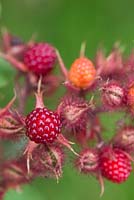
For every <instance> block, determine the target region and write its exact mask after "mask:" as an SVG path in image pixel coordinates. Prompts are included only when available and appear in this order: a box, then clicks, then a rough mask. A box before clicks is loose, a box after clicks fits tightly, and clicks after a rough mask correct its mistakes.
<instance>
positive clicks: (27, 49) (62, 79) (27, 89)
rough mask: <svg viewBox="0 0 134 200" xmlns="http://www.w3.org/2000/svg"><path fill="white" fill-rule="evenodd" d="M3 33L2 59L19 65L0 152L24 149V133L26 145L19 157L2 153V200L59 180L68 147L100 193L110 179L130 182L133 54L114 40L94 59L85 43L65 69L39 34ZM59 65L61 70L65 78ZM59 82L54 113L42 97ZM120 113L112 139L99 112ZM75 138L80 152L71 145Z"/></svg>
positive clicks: (0, 116)
mask: <svg viewBox="0 0 134 200" xmlns="http://www.w3.org/2000/svg"><path fill="white" fill-rule="evenodd" d="M2 33H3V34H2V43H1V49H2V50H1V52H0V57H1V58H2V59H5V60H6V61H8V62H9V63H10V64H11V66H12V67H13V68H15V70H16V77H15V91H16V92H15V96H14V97H13V99H12V100H11V101H10V102H9V103H8V104H7V105H6V106H5V107H4V108H1V109H0V139H1V144H2V145H1V148H0V149H1V152H3V151H6V148H5V147H4V143H5V141H11V142H12V141H13V142H16V143H18V144H20V145H21V146H22V139H24V138H25V143H24V144H23V147H22V149H23V153H22V154H20V155H19V156H16V152H15V153H14V154H15V156H14V157H13V158H11V159H8V160H6V158H5V157H4V154H2V155H3V157H2V156H1V158H0V159H1V162H0V169H1V170H0V174H1V180H0V197H1V199H2V197H3V196H4V194H5V192H6V191H7V190H8V189H9V188H11V187H12V188H16V189H17V188H18V186H20V185H21V184H24V183H30V182H31V181H32V180H33V179H34V178H36V177H38V176H45V177H51V178H56V179H57V181H58V180H59V178H60V177H61V176H62V173H63V165H64V163H65V160H66V157H67V154H66V153H65V152H64V148H68V149H69V150H71V151H72V153H73V154H74V156H75V158H74V164H73V165H74V166H75V168H76V170H78V171H79V172H80V173H84V174H86V175H87V174H89V175H90V174H91V175H93V176H94V177H95V178H96V179H97V180H98V181H99V183H100V185H101V195H102V194H103V192H104V183H103V179H104V178H106V179H108V180H109V181H112V182H114V183H122V182H124V181H126V180H127V179H128V177H129V175H130V173H131V171H132V166H131V164H132V162H133V155H134V126H133V118H134V73H133V72H134V54H133V52H132V53H131V54H130V56H129V57H128V58H125V57H124V55H123V54H122V52H121V50H120V48H119V47H118V46H117V45H115V46H114V48H113V50H112V52H111V53H110V55H109V56H108V57H106V56H105V54H104V52H103V50H102V49H99V50H98V51H97V54H96V57H95V59H94V61H93V62H92V61H91V60H90V59H89V58H87V57H86V56H85V43H82V46H81V50H80V55H79V57H78V58H77V59H76V60H75V61H74V62H73V64H72V65H71V67H70V69H67V68H66V67H65V64H64V62H63V60H62V57H61V55H60V53H59V51H58V50H57V49H56V48H55V47H54V46H52V45H51V44H49V43H46V42H40V43H37V42H35V41H34V40H33V39H31V40H30V41H29V42H22V41H21V40H20V39H19V38H18V37H15V36H13V35H11V34H10V33H9V32H8V31H7V30H6V29H4V30H3V32H2ZM55 67H59V68H60V71H61V73H59V75H56V74H55V71H54V69H55ZM22 80H23V81H22ZM60 85H62V86H63V87H64V88H65V94H64V95H63V96H62V98H61V99H60V100H59V103H58V105H57V107H56V109H55V110H54V111H53V110H50V109H48V108H47V107H46V106H45V105H44V96H48V97H49V98H52V97H51V95H52V94H53V93H54V92H57V90H58V87H59V86H60ZM33 94H35V107H34V108H33V109H32V111H31V112H30V113H29V114H27V115H26V114H25V112H26V110H25V108H26V104H27V99H28V98H30V97H31V96H32V95H33ZM16 100H17V101H16ZM15 101H16V102H17V103H16V109H14V108H13V105H14V104H15ZM116 112H118V113H119V112H120V113H121V114H124V116H123V117H122V118H121V119H120V120H118V121H117V123H116V124H115V130H116V131H115V134H113V136H112V137H111V138H110V139H108V140H107V141H106V140H104V138H103V136H104V134H103V132H104V131H103V130H104V129H103V126H104V125H102V122H101V114H104V113H115V114H116ZM110 120H112V118H111V119H110ZM128 121H129V122H128ZM106 128H107V127H105V129H106ZM107 132H108V128H107ZM70 140H71V141H73V142H75V143H76V145H77V149H79V150H77V151H75V150H74V148H72V145H73V144H74V143H73V142H71V141H70ZM18 147H19V145H18Z"/></svg>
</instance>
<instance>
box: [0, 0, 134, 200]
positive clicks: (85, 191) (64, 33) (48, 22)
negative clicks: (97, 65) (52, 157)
mask: <svg viewBox="0 0 134 200" xmlns="http://www.w3.org/2000/svg"><path fill="white" fill-rule="evenodd" d="M0 22H1V26H6V27H7V28H8V29H9V30H10V31H11V32H12V33H13V34H15V35H19V36H21V37H22V38H23V39H24V40H28V39H29V38H30V37H31V35H32V34H33V33H36V34H37V36H38V37H37V40H38V41H48V42H50V43H52V44H54V45H55V46H56V47H57V48H58V49H59V50H60V52H61V54H62V57H63V59H64V61H65V63H66V65H67V66H68V67H69V66H70V64H71V63H72V61H73V60H74V59H75V58H76V57H77V56H78V54H79V49H80V44H81V42H82V41H83V40H86V41H87V50H86V55H87V56H88V57H90V58H93V57H94V55H95V51H96V49H97V47H98V45H100V44H103V45H104V46H105V49H106V52H109V51H110V49H111V48H112V45H113V43H114V42H115V41H120V42H121V44H122V45H123V46H124V47H125V48H126V53H128V52H130V49H132V48H133V45H134V43H133V42H134V41H133V40H134V1H133V0H112V1H109V0H93V1H90V0H82V1H80V0H1V15H0ZM3 65H4V64H3V62H1V66H0V69H1V70H0V91H1V92H0V102H1V105H0V107H1V106H2V105H5V103H6V102H8V100H9V99H10V97H11V96H12V95H13V93H12V89H11V86H10V87H9V86H6V79H7V78H8V80H10V84H12V82H13V72H12V70H10V68H9V67H7V68H4V69H3ZM6 69H7V70H6ZM3 74H4V76H3ZM3 77H6V78H3ZM4 81H5V82H4ZM3 87H4V88H3ZM5 88H6V90H5ZM3 99H4V102H3ZM51 102H52V101H51ZM115 117H117V116H114V117H113V118H114V119H115ZM106 119H107V121H106ZM109 119H111V117H110V114H109V115H108V116H107V117H106V118H104V120H103V123H105V124H107V125H108V129H107V130H108V133H107V137H109V134H112V132H113V129H114V128H113V124H114V122H109ZM70 160H72V158H71V159H70ZM68 163H69V162H68ZM133 187H134V176H133V173H132V175H131V177H130V178H129V180H128V181H127V182H126V183H123V184H122V185H116V184H112V183H109V182H107V181H106V182H105V193H104V195H103V197H102V198H101V199H102V200H113V199H114V200H117V199H121V200H127V199H132V198H133V196H134V189H133ZM22 188H23V190H22V193H20V194H18V193H16V192H15V191H13V190H11V191H9V192H8V193H7V195H6V197H5V199H6V200H11V199H12V200H18V199H19V200H24V199H25V200H82V199H84V200H87V199H88V200H89V199H94V200H98V199H100V197H99V192H100V188H99V184H98V183H97V181H96V180H94V179H93V178H92V177H87V176H83V175H79V174H78V173H77V172H76V171H75V169H74V168H73V166H72V165H71V164H68V166H66V167H64V177H63V178H62V179H61V180H60V182H59V184H57V183H56V181H55V180H49V179H43V178H42V179H38V180H36V181H34V182H33V183H32V184H30V185H26V186H24V187H22Z"/></svg>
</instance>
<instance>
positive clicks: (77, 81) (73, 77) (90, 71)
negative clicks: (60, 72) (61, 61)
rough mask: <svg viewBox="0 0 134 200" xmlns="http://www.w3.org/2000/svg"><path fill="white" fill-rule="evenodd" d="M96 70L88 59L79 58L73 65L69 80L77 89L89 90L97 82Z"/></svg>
mask: <svg viewBox="0 0 134 200" xmlns="http://www.w3.org/2000/svg"><path fill="white" fill-rule="evenodd" d="M95 76H96V69H95V67H94V65H93V63H92V62H91V61H90V60H89V59H88V58H86V57H81V58H78V59H76V60H75V61H74V63H73V64H72V66H71V68H70V71H69V75H68V79H69V81H70V82H71V83H72V84H73V85H74V86H76V87H78V88H81V89H87V88H88V87H89V86H90V85H91V84H92V83H93V81H94V80H95Z"/></svg>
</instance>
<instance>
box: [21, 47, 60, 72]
mask: <svg viewBox="0 0 134 200" xmlns="http://www.w3.org/2000/svg"><path fill="white" fill-rule="evenodd" d="M55 61H56V53H55V49H54V47H53V46H51V45H50V44H48V43H38V44H35V45H34V46H33V47H31V48H30V49H29V50H28V51H27V52H26V54H25V56H24V63H25V65H26V66H27V67H28V69H29V71H31V72H33V73H35V74H37V75H46V74H48V73H49V72H50V71H51V70H52V69H53V67H54V64H55Z"/></svg>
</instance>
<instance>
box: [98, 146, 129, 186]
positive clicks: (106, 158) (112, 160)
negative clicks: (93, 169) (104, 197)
mask: <svg viewBox="0 0 134 200" xmlns="http://www.w3.org/2000/svg"><path fill="white" fill-rule="evenodd" d="M100 170H101V174H102V175H103V176H104V177H105V178H107V179H108V180H110V181H112V182H115V183H122V182H124V181H126V180H127V178H128V176H129V175H130V172H131V162H130V159H129V158H128V156H127V155H126V153H125V151H122V150H120V149H117V148H116V149H113V150H112V149H110V150H109V151H107V150H106V149H105V151H104V153H102V155H101V157H100Z"/></svg>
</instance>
